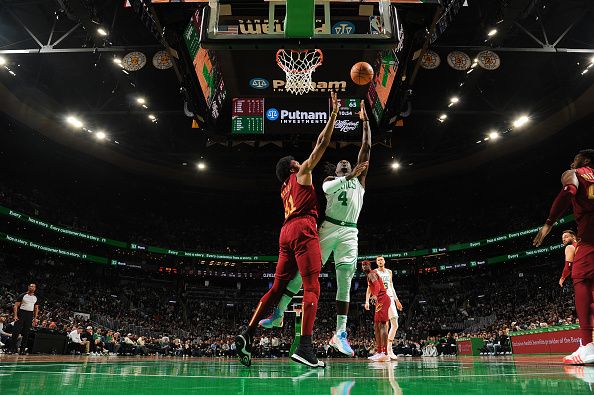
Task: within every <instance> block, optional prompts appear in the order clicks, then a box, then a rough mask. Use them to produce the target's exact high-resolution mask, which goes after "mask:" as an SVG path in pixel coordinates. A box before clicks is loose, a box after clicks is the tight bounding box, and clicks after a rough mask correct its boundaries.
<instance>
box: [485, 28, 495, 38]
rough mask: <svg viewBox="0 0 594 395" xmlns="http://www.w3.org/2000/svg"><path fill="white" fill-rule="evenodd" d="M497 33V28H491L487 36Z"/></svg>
mask: <svg viewBox="0 0 594 395" xmlns="http://www.w3.org/2000/svg"><path fill="white" fill-rule="evenodd" d="M496 34H497V29H491V30H490V31H489V33H487V36H489V37H493V36H494V35H496Z"/></svg>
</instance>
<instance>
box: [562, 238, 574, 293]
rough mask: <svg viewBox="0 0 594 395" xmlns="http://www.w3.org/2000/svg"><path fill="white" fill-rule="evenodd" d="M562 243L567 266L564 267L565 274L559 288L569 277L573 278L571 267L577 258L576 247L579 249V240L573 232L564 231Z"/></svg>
mask: <svg viewBox="0 0 594 395" xmlns="http://www.w3.org/2000/svg"><path fill="white" fill-rule="evenodd" d="M561 241H562V242H563V245H564V246H565V266H564V267H563V273H561V278H560V279H559V286H560V287H563V283H564V282H565V280H566V279H567V277H569V276H571V265H572V264H573V259H574V258H575V247H577V238H576V236H575V232H574V231H573V230H564V231H563V234H562V235H561Z"/></svg>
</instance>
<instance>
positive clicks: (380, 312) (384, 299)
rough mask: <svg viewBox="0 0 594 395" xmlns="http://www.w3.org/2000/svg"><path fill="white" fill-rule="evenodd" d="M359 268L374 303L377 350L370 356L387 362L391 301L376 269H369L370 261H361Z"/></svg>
mask: <svg viewBox="0 0 594 395" xmlns="http://www.w3.org/2000/svg"><path fill="white" fill-rule="evenodd" d="M361 268H362V269H363V272H364V273H365V276H366V277H367V292H368V293H370V294H371V303H372V304H375V315H374V317H373V323H374V325H373V326H374V329H375V348H376V350H377V352H376V353H375V354H374V355H373V357H371V358H370V359H372V360H373V361H375V362H389V361H390V357H389V356H388V355H387V348H388V344H387V343H388V327H387V323H388V320H389V315H390V312H389V310H390V309H391V307H392V306H391V305H392V301H391V300H390V298H389V297H388V295H387V293H386V288H385V287H384V283H383V282H382V279H381V277H380V276H379V274H378V273H377V270H371V262H369V261H363V262H361Z"/></svg>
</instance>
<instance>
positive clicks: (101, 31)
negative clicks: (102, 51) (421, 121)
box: [97, 27, 108, 37]
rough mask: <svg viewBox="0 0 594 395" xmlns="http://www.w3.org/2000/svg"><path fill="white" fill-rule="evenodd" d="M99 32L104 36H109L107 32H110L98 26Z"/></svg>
mask: <svg viewBox="0 0 594 395" xmlns="http://www.w3.org/2000/svg"><path fill="white" fill-rule="evenodd" d="M97 33H99V35H100V36H103V37H105V36H107V34H108V33H107V30H105V29H104V28H102V27H100V28H97Z"/></svg>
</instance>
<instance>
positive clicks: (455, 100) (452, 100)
mask: <svg viewBox="0 0 594 395" xmlns="http://www.w3.org/2000/svg"><path fill="white" fill-rule="evenodd" d="M459 101H460V99H459V98H458V96H454V97H452V98H450V102H452V103H454V104H456V103H458V102H459Z"/></svg>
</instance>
